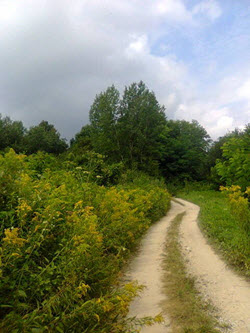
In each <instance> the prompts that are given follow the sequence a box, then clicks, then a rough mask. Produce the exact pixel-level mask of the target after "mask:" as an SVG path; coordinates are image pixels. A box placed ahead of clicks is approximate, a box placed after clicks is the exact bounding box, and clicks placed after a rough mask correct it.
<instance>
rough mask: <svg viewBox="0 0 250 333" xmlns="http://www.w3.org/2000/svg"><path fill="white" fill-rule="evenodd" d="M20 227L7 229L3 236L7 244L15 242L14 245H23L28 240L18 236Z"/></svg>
mask: <svg viewBox="0 0 250 333" xmlns="http://www.w3.org/2000/svg"><path fill="white" fill-rule="evenodd" d="M18 230H19V229H18V228H13V229H5V231H4V233H5V237H4V238H3V241H4V242H6V243H7V244H14V245H20V246H22V245H23V244H24V243H25V242H27V240H26V239H23V238H20V237H18Z"/></svg>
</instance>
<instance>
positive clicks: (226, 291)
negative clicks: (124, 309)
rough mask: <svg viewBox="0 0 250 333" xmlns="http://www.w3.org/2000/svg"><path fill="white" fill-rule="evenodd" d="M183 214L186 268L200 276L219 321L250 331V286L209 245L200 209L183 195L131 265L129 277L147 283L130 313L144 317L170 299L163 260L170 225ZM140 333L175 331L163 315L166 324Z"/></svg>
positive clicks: (240, 331)
mask: <svg viewBox="0 0 250 333" xmlns="http://www.w3.org/2000/svg"><path fill="white" fill-rule="evenodd" d="M178 202H179V203H178ZM183 212H185V215H184V217H183V220H182V223H181V227H180V233H181V237H180V238H181V245H182V249H183V255H184V256H185V257H186V258H187V268H188V271H189V272H190V273H191V274H192V275H193V276H195V277H196V280H197V284H198V289H200V290H201V292H202V294H203V296H204V297H205V298H208V299H209V300H210V301H211V302H212V303H213V304H214V305H215V306H216V308H217V309H218V311H219V315H220V317H221V319H222V320H223V321H224V322H226V323H230V324H231V325H232V333H250V287H249V284H248V283H247V282H246V281H245V280H244V279H243V278H241V277H239V276H238V275H236V274H235V273H234V272H232V271H231V270H230V269H229V268H228V267H227V266H226V264H225V263H224V262H223V261H222V260H221V259H220V258H219V257H218V255H217V254H216V253H215V252H214V250H213V249H212V248H211V247H210V246H209V245H208V243H207V241H206V239H205V238H204V236H203V235H202V233H201V231H200V229H199V227H198V224H197V218H198V214H199V207H198V206H196V205H194V204H192V203H189V202H187V201H185V200H182V199H178V201H177V202H174V201H172V202H171V209H170V210H169V212H168V214H167V215H166V216H165V217H164V218H162V219H161V220H160V221H159V222H157V223H156V224H154V225H153V226H152V227H151V228H150V229H149V230H148V232H147V234H146V235H145V237H144V238H143V240H142V243H141V246H140V249H139V252H138V255H137V256H136V257H135V258H134V259H133V260H132V261H131V263H130V265H129V267H128V269H127V272H126V274H125V280H127V281H128V280H129V281H131V280H137V281H138V283H139V284H142V285H144V286H145V289H144V290H143V291H142V293H141V294H140V297H137V298H136V299H134V300H133V302H132V303H131V306H130V312H129V317H135V316H136V317H138V318H141V317H145V316H154V315H157V314H159V313H160V312H162V309H161V305H160V304H161V302H162V301H163V300H164V299H165V297H166V296H165V294H164V292H163V282H162V277H163V274H164V270H163V268H162V266H163V265H162V258H163V254H164V248H165V247H164V245H165V241H166V235H167V229H168V227H169V225H170V223H171V221H172V220H173V219H174V218H175V217H176V216H177V215H178V214H181V213H183ZM141 332H142V333H168V332H171V328H170V327H169V320H168V318H167V317H165V323H164V324H157V325H154V326H152V327H145V328H143V329H142V331H141Z"/></svg>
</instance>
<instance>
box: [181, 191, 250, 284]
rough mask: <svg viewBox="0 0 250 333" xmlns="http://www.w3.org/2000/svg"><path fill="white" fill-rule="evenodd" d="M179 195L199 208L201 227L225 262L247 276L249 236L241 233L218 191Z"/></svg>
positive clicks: (249, 252) (223, 197)
mask: <svg viewBox="0 0 250 333" xmlns="http://www.w3.org/2000/svg"><path fill="white" fill-rule="evenodd" d="M178 196H179V197H181V198H183V199H186V200H189V201H191V202H193V203H195V204H197V205H199V206H200V207H201V212H200V225H201V228H202V230H203V231H205V233H206V235H207V236H208V238H209V239H210V240H211V241H212V243H213V244H214V245H215V247H216V248H217V249H219V250H220V252H221V253H222V254H223V257H225V259H226V261H227V262H228V263H230V264H231V265H233V266H234V268H236V269H237V270H238V271H241V272H242V273H243V274H244V275H245V276H246V277H248V278H249V277H250V245H249V244H250V235H247V233H246V232H244V231H243V230H242V229H241V228H240V226H239V224H238V222H237V221H236V220H235V218H234V216H233V215H232V214H231V212H230V206H229V203H228V200H227V198H226V197H225V196H224V195H223V194H222V193H220V192H216V191H212V190H207V191H190V192H181V193H178Z"/></svg>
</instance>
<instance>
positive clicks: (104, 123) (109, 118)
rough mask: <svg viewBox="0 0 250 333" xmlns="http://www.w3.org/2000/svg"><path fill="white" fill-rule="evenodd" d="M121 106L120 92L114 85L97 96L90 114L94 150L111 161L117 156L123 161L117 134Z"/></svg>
mask: <svg viewBox="0 0 250 333" xmlns="http://www.w3.org/2000/svg"><path fill="white" fill-rule="evenodd" d="M119 105H120V97H119V91H118V90H117V89H116V88H115V87H114V85H113V86H111V87H109V88H107V90H106V91H105V92H102V93H100V94H99V95H97V96H96V98H95V100H94V103H93V104H92V106H91V109H90V112H89V118H90V123H91V130H90V132H91V141H92V145H93V147H94V150H95V151H96V152H99V153H101V154H104V155H107V156H108V158H109V159H110V160H116V159H117V155H118V156H119V159H123V157H122V155H121V154H120V153H121V151H120V149H119V148H120V147H119V139H118V133H117V118H118V110H119Z"/></svg>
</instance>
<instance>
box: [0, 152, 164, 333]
mask: <svg viewBox="0 0 250 333" xmlns="http://www.w3.org/2000/svg"><path fill="white" fill-rule="evenodd" d="M45 157H46V161H45V162H46V163H44V164H42V165H41V161H42V158H41V155H40V154H39V155H37V156H33V157H31V158H29V159H27V158H26V157H25V156H24V155H16V154H15V152H14V151H13V150H11V151H10V152H9V153H7V154H5V156H1V157H0V173H1V176H2V177H1V181H0V190H1V192H0V195H1V209H2V211H1V214H5V218H4V219H3V223H2V234H1V239H0V245H1V248H0V256H1V263H0V270H1V282H0V304H1V306H0V318H1V324H0V330H1V331H3V332H57V331H58V332H114V333H118V332H132V331H133V330H132V328H131V327H132V326H131V325H132V324H133V323H131V325H129V324H128V322H126V320H125V316H126V314H127V311H128V306H129V302H130V300H131V299H132V298H133V297H134V296H135V294H136V291H137V290H138V287H137V286H136V285H127V286H125V287H123V288H119V287H114V286H115V285H116V280H117V277H118V273H119V270H120V268H121V266H122V264H123V263H124V262H125V260H126V258H127V257H128V255H129V253H130V251H132V250H133V249H134V247H135V245H136V244H137V242H138V240H139V239H140V237H141V235H142V234H143V233H144V232H145V231H146V230H147V228H148V227H149V226H150V224H151V223H152V222H154V221H156V220H157V219H158V218H160V217H161V216H162V215H164V214H165V212H166V210H167V209H168V207H169V201H170V196H169V194H168V192H167V191H166V189H165V188H164V186H163V184H162V183H161V182H160V181H155V182H154V181H153V180H152V179H151V178H150V177H146V176H145V175H144V176H143V177H144V179H143V182H141V183H140V180H139V179H138V180H137V181H135V182H134V183H133V181H132V182H131V183H128V184H127V185H126V184H120V185H118V186H116V187H109V188H108V187H104V186H99V185H98V184H97V182H91V181H90V179H86V177H85V176H83V177H81V173H82V172H83V170H82V169H80V170H79V169H77V167H75V168H74V167H73V165H71V167H70V169H68V170H67V169H65V168H63V169H56V170H54V169H53V168H49V167H48V166H49V165H50V161H51V159H50V157H49V156H47V155H46V156H45ZM52 165H54V164H53V163H52ZM32 166H33V167H34V169H32ZM40 167H41V169H40ZM34 172H35V175H37V172H39V174H40V176H39V177H37V176H35V177H34ZM40 172H41V173H40ZM83 175H85V174H83ZM87 175H88V174H87ZM138 183H140V185H139V184H138Z"/></svg>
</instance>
